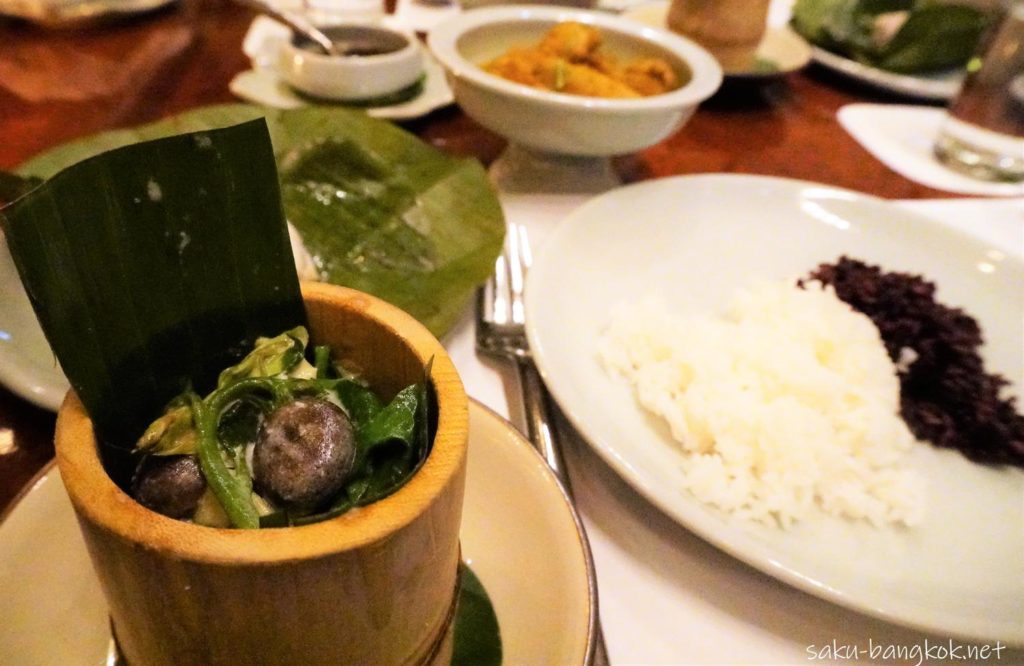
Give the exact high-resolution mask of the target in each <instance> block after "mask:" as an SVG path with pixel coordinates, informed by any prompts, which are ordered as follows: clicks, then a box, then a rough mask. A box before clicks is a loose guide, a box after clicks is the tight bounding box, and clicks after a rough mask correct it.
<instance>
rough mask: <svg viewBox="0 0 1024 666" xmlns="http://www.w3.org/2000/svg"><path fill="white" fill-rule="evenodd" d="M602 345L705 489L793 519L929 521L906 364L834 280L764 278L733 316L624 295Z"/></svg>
mask: <svg viewBox="0 0 1024 666" xmlns="http://www.w3.org/2000/svg"><path fill="white" fill-rule="evenodd" d="M599 354H600V357H601V360H602V361H603V363H604V364H605V366H606V368H608V369H609V370H611V371H614V372H618V373H621V375H622V376H624V377H625V378H626V379H628V380H629V381H630V382H631V383H632V384H633V386H634V389H635V394H636V396H637V399H638V400H639V402H640V404H641V405H643V407H645V408H646V409H648V410H650V411H651V412H653V413H654V414H657V415H658V416H660V417H662V418H663V419H664V420H665V421H666V423H667V424H668V427H669V429H670V430H671V433H672V437H673V438H674V439H675V440H676V442H678V445H679V447H680V450H681V451H682V453H683V455H682V467H683V471H684V474H683V477H684V478H685V482H684V485H685V487H686V489H688V490H689V491H690V492H692V493H693V494H694V495H695V496H696V497H697V498H699V499H700V500H701V501H703V502H706V503H708V504H711V505H714V506H716V507H718V508H720V509H722V510H723V511H726V512H728V513H730V514H734V515H736V516H738V517H741V518H745V519H750V520H755V521H759V522H764V523H769V524H778V525H781V526H783V527H786V526H789V525H791V524H792V523H794V522H796V521H799V520H803V519H806V518H808V517H810V516H812V515H813V514H814V513H816V512H820V511H823V512H824V513H827V514H830V515H833V516H843V517H847V518H851V519H863V520H867V521H869V522H870V523H872V524H874V525H879V526H881V525H885V524H889V523H901V524H905V525H913V524H915V523H917V522H919V521H920V519H921V517H922V514H923V511H924V485H923V481H922V479H920V478H919V476H918V475H917V474H915V473H914V472H911V471H909V470H908V469H906V468H905V466H904V464H903V459H904V457H905V456H906V454H907V452H908V450H909V449H910V448H911V446H912V445H913V444H914V442H915V440H914V437H913V435H912V434H911V433H910V431H909V430H908V429H907V426H906V425H905V424H904V422H903V420H902V419H901V418H900V416H899V391H900V387H899V380H898V378H897V375H896V368H895V366H894V365H893V363H892V362H891V361H890V359H889V357H888V355H887V354H886V351H885V347H884V346H883V344H882V340H881V337H880V335H879V333H878V330H877V329H876V328H875V326H874V324H873V323H872V322H871V320H870V319H869V318H868V317H866V316H865V315H863V314H860V313H858V312H856V311H854V310H853V309H852V308H850V307H849V306H848V305H846V304H845V303H843V302H842V301H841V300H839V298H837V297H836V296H835V294H834V293H833V291H832V290H831V288H822V287H821V286H820V285H818V284H817V283H813V284H810V285H808V288H806V289H799V288H797V287H796V286H795V285H793V284H791V283H782V282H780V283H759V284H756V285H754V286H752V287H751V288H750V289H748V290H745V291H742V292H740V293H739V294H738V295H737V296H736V298H735V300H734V302H733V303H732V305H731V307H730V309H729V311H728V313H727V314H726V316H725V317H724V318H712V317H708V316H680V315H677V314H673V313H671V312H669V311H667V310H666V309H665V307H664V306H663V305H661V304H660V303H658V302H655V301H652V300H648V301H646V302H643V303H640V304H629V305H626V304H623V305H620V306H618V307H616V308H614V309H613V311H612V316H611V323H610V325H609V327H608V329H607V330H606V331H605V333H604V334H603V336H602V338H601V341H600V350H599Z"/></svg>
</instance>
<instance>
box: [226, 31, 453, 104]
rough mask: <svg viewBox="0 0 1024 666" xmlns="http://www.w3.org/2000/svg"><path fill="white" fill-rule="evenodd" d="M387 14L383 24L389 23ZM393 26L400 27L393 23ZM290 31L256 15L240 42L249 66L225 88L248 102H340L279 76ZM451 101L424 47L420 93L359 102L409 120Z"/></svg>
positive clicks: (440, 71)
mask: <svg viewBox="0 0 1024 666" xmlns="http://www.w3.org/2000/svg"><path fill="white" fill-rule="evenodd" d="M389 18H390V17H386V18H385V19H384V21H383V22H382V23H383V25H391V23H390V21H389V20H388V19H389ZM394 27H396V29H400V28H398V27H397V25H396V26H394ZM290 34H291V33H290V31H289V30H288V28H287V27H285V26H283V25H281V24H280V23H278V22H277V21H274V20H272V19H270V18H267V17H266V16H258V17H256V19H255V20H253V22H252V25H250V26H249V31H248V32H247V33H246V35H245V39H244V40H243V42H242V50H243V52H244V53H245V54H246V55H247V56H249V59H250V61H251V62H252V69H249V70H246V71H244V72H240V73H239V74H237V75H236V76H235V78H233V79H232V80H231V83H230V84H229V86H228V88H229V89H230V90H231V92H232V93H233V94H234V95H236V96H237V97H239V98H241V99H244V100H246V101H248V102H253V103H255V104H261V105H263V106H269V107H271V108H275V109H298V108H301V107H304V106H309V105H313V104H336V105H342V106H345V104H344V103H341V102H328V101H325V100H315V99H313V98H310V97H306V96H303V95H301V94H299V93H297V92H296V91H295V90H294V89H293V88H292V87H291V86H289V85H288V84H287V83H285V81H284V80H283V79H282V78H281V75H280V72H279V70H278V59H279V52H280V49H281V45H282V44H283V43H284V42H286V41H287V40H288V37H289V35H290ZM453 101H454V98H453V96H452V91H451V88H449V87H448V83H447V81H445V75H444V70H443V69H442V68H441V66H440V65H439V64H438V63H437V61H436V60H434V58H433V57H432V56H431V55H430V54H429V53H427V52H426V51H425V50H423V83H422V89H421V90H420V91H419V94H415V95H413V96H412V97H410V98H408V99H404V98H401V99H397V100H395V101H393V102H390V103H384V104H378V105H369V106H365V105H363V106H358V107H357V108H361V109H363V110H364V111H365V112H366V114H367V115H369V116H373V117H374V118H381V119H385V120H410V119H412V118H419V117H420V116H424V115H426V114H428V113H430V112H431V111H434V110H436V109H439V108H441V107H444V106H447V105H449V104H451V103H452V102H453Z"/></svg>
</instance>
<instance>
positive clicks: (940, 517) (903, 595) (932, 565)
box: [526, 175, 1024, 643]
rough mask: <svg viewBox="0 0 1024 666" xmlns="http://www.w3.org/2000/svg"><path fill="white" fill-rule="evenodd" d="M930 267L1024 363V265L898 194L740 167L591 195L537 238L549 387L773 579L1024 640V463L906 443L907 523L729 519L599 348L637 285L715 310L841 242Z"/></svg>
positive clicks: (999, 344) (535, 292)
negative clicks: (996, 463)
mask: <svg viewBox="0 0 1024 666" xmlns="http://www.w3.org/2000/svg"><path fill="white" fill-rule="evenodd" d="M843 253H847V254H849V255H851V256H853V257H857V258H861V259H864V260H868V261H870V262H874V263H880V264H881V265H882V266H883V267H885V268H887V269H889V270H901V271H910V272H915V273H923V274H924V275H926V276H928V277H929V278H930V279H932V280H934V281H936V282H937V284H938V287H939V298H940V299H941V300H942V301H944V302H946V303H949V304H952V305H957V306H966V307H967V309H968V311H969V312H970V313H971V314H973V315H974V316H975V317H976V318H978V320H979V321H980V322H981V324H982V327H983V329H984V331H985V332H986V334H987V336H986V339H987V340H988V341H989V342H988V344H987V346H986V348H985V355H986V363H987V366H988V367H989V368H994V369H998V370H999V371H1000V372H1001V373H1002V374H1004V375H1005V376H1007V377H1008V378H1010V379H1011V380H1012V381H1013V382H1014V383H1015V384H1016V389H1017V392H1018V394H1019V392H1020V386H1021V383H1022V377H1024V360H1022V358H1021V353H1022V349H1024V344H1022V339H1021V337H1022V328H1021V325H1022V320H1024V292H1022V291H1021V285H1022V284H1024V265H1022V263H1021V261H1020V260H1019V259H1017V258H1011V257H1007V256H1005V254H1004V253H1002V252H997V251H993V250H991V249H990V248H989V247H988V246H985V245H983V244H982V243H980V242H979V241H976V240H973V239H971V238H969V237H967V236H963V235H960V234H959V233H956V232H953V231H950V230H948V229H946V228H945V227H941V226H939V225H938V224H936V223H934V222H932V221H930V220H928V219H926V218H922V217H918V216H915V215H913V214H911V213H909V212H907V211H905V210H902V209H900V208H898V207H896V206H894V205H892V204H889V203H887V202H884V201H882V200H879V199H874V198H872V197H868V196H864V195H861V194H857V193H854V192H850V191H847V190H841V189H836V188H832V187H827V186H823V185H816V184H813V183H804V182H797V181H791V180H784V179H778V178H767V177H758V176H739V175H707V176H692V177H676V178H667V179H663V180H655V181H648V182H645V183H640V184H637V185H632V186H628V187H624V188H621V189H619V190H615V191H612V192H610V193H608V194H605V195H603V196H600V197H598V198H596V199H593V200H591V201H590V202H588V203H587V204H584V205H583V206H582V207H581V208H579V209H578V210H577V211H575V212H574V213H573V214H571V215H570V216H569V217H568V218H567V219H566V220H564V221H563V222H562V223H561V224H560V226H559V227H557V228H556V229H555V231H554V232H552V234H551V235H550V236H549V237H548V239H547V240H546V242H545V244H544V246H543V247H542V248H541V252H540V254H539V255H538V256H537V257H536V260H535V262H534V264H533V266H532V267H531V269H530V272H529V276H528V281H527V285H526V312H527V317H526V319H527V321H528V322H529V324H528V327H527V333H528V335H529V341H530V347H531V349H532V350H533V354H534V358H535V359H536V362H537V365H538V366H539V368H540V369H541V372H542V374H543V376H544V379H545V381H546V382H547V385H548V386H549V387H550V388H551V390H552V392H553V394H554V395H555V397H556V398H557V400H558V403H559V404H560V405H561V406H562V408H563V409H564V411H565V412H566V414H567V415H568V417H569V418H570V420H571V421H572V422H573V424H574V425H575V426H576V427H577V428H578V429H579V431H580V432H581V433H582V434H583V435H584V437H585V438H586V439H587V440H588V441H589V442H590V444H591V445H592V446H593V447H594V449H595V450H596V451H597V452H598V453H599V454H600V455H601V456H602V457H603V458H604V459H605V460H606V461H607V462H608V463H609V464H610V465H611V466H612V467H613V468H614V469H615V470H616V471H617V472H618V473H619V474H620V475H622V477H623V478H625V479H626V481H627V482H628V483H630V484H631V485H633V486H634V487H635V488H636V489H637V490H638V491H639V492H640V493H641V494H643V495H644V496H646V498H647V499H649V500H650V501H651V502H653V503H654V504H655V505H657V506H658V507H660V508H661V509H662V510H663V511H665V512H666V513H667V514H668V515H669V516H671V517H673V518H674V519H676V520H677V521H678V522H680V523H681V524H683V525H684V526H686V527H688V528H689V529H690V530H692V531H693V532H695V533H697V534H698V535H700V536H702V537H703V538H705V539H706V540H708V541H709V542H711V543H713V544H715V545H716V546H718V547H720V548H721V549H723V550H725V551H726V552H728V553H730V554H732V555H734V556H736V557H737V558H739V559H741V560H744V561H746V562H747V563H749V564H751V565H753V566H755V567H757V568H759V569H761V570H762V571H764V572H766V573H768V574H770V575H772V576H775V577H776V578H778V579H780V580H782V581H785V582H787V583H789V584H791V585H794V586H796V587H798V588H800V589H803V590H805V591H808V592H811V593H813V594H816V595H818V596H821V597H823V598H826V599H829V600H831V601H834V602H836V603H839V604H842V605H844V606H847V607H850V608H854V609H857V610H860V611H863V612H865V613H868V614H871V615H875V616H878V617H881V618H884V619H889V620H892V621H894V622H897V623H901V624H906V625H909V626H913V627H916V628H919V629H925V630H931V631H937V632H942V633H945V634H948V635H951V636H959V637H971V638H983V639H992V640H1001V641H1003V642H1004V643H1006V642H1010V643H1024V575H1022V572H1024V470H1020V469H992V468H988V467H984V466H982V465H977V464H973V463H971V462H969V461H967V460H966V459H965V458H963V457H962V456H961V455H960V454H959V453H956V452H953V451H949V450H941V451H940V450H938V449H936V448H934V447H931V446H928V445H921V446H917V447H915V448H914V450H913V452H912V454H911V456H910V464H911V465H912V466H913V467H915V468H917V469H919V470H920V471H921V473H922V474H923V475H924V476H925V478H926V479H927V480H928V483H929V485H930V488H929V509H928V516H927V518H926V520H925V522H924V523H923V524H922V525H920V526H919V527H917V528H914V529H909V530H908V529H895V528H893V529H875V528H871V527H870V526H868V525H865V524H859V523H852V522H848V521H844V520H839V519H826V518H822V519H821V520H818V521H808V522H805V523H803V524H800V525H798V526H797V527H795V528H793V529H790V530H788V531H781V530H778V529H773V528H769V527H765V526H759V525H750V524H746V523H741V522H738V521H736V520H733V519H730V517H729V516H727V515H725V514H723V513H721V512H719V511H717V510H715V509H712V508H709V507H708V506H706V505H704V504H703V503H701V502H700V501H698V500H697V499H696V498H695V497H693V496H692V495H691V494H689V493H688V492H686V491H683V490H682V484H681V478H682V471H681V469H680V455H681V454H680V453H679V452H678V450H677V449H676V447H675V446H674V445H673V444H672V443H671V441H670V439H669V437H668V435H667V432H666V429H664V428H662V427H661V425H660V424H659V423H657V422H656V420H655V419H652V418H650V417H649V416H647V415H646V414H645V413H644V412H643V411H642V409H641V408H640V407H639V406H638V405H637V403H636V401H635V400H634V398H633V395H632V390H631V388H630V387H629V386H628V384H627V383H626V382H624V381H620V380H619V379H618V378H615V377H612V376H610V375H609V374H607V373H606V372H605V371H604V369H603V368H602V366H601V364H600V363H599V361H598V358H597V354H596V347H597V339H598V336H599V334H600V332H601V331H602V330H603V328H604V327H605V326H606V325H607V322H608V317H609V309H610V308H611V307H612V306H613V305H614V304H616V303H619V302H622V301H633V300H636V299H638V298H641V297H643V296H645V295H647V294H654V295H657V296H659V297H661V298H662V299H663V300H664V301H665V302H666V303H667V304H668V305H669V306H670V307H672V308H673V309H675V310H677V311H680V312H716V311H720V309H721V308H722V307H723V306H724V304H725V303H726V302H727V300H728V299H729V298H730V297H731V295H732V294H733V293H734V292H735V290H736V289H737V288H739V287H741V286H745V285H747V284H749V281H750V280H751V279H753V278H755V277H759V278H769V279H787V278H796V277H798V276H800V275H804V274H806V273H807V272H808V271H810V270H811V269H813V268H815V267H816V266H817V265H818V264H819V263H822V262H829V261H834V260H835V259H837V258H838V257H839V256H840V255H841V254H843Z"/></svg>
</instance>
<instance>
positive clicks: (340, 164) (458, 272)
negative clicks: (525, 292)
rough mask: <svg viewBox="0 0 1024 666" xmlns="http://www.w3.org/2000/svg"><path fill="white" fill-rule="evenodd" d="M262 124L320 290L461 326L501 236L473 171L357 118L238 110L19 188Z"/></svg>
mask: <svg viewBox="0 0 1024 666" xmlns="http://www.w3.org/2000/svg"><path fill="white" fill-rule="evenodd" d="M260 116H265V117H266V120H267V124H268V126H269V129H270V134H271V138H272V140H273V143H274V152H275V155H276V157H277V161H278V165H279V171H280V175H281V183H282V194H283V197H284V208H285V213H286V215H287V217H288V219H289V221H290V222H292V224H294V225H295V227H296V228H297V229H298V230H299V232H300V234H301V235H302V238H303V241H304V243H305V244H306V246H307V248H308V249H309V251H310V252H311V254H312V255H313V256H314V257H315V258H316V260H317V263H318V266H319V268H320V270H321V272H322V275H323V278H324V279H325V280H327V281H328V282H333V283H335V284H341V285H345V286H349V287H353V288H355V289H360V290H362V291H366V292H368V293H371V294H374V295H376V296H379V297H381V298H383V299H384V300H387V301H390V302H391V303H393V304H395V305H397V306H398V307H400V308H402V309H403V310H405V311H407V312H409V313H410V314H412V315H413V316H414V317H416V318H417V319H419V320H420V321H421V322H423V323H424V324H425V325H426V326H427V327H428V328H429V329H430V330H431V331H432V332H433V333H434V334H435V335H441V334H443V333H444V332H446V331H447V330H448V329H449V328H450V327H451V326H452V325H453V324H454V323H455V322H456V321H457V320H458V318H459V317H460V316H461V315H462V313H463V312H464V309H465V306H466V304H467V303H468V302H469V299H470V297H471V296H472V294H473V291H474V289H475V288H476V286H477V285H479V284H480V283H482V282H483V281H484V280H486V279H487V277H488V276H489V275H490V274H491V271H492V270H493V268H494V260H495V259H496V258H497V256H498V254H500V252H501V245H502V240H503V237H504V233H505V226H504V221H503V218H502V213H501V207H500V205H499V204H498V200H497V198H496V196H495V194H494V191H493V189H492V188H491V186H490V184H489V182H488V180H487V176H486V173H485V172H484V170H483V168H482V167H481V166H480V165H479V163H477V162H476V161H475V160H471V159H457V158H453V157H450V156H448V155H445V154H444V153H441V152H440V151H438V150H436V149H434V148H432V147H431V146H428V145H427V144H425V143H423V142H422V141H420V140H419V139H418V138H416V137H415V136H413V135H411V134H409V133H408V132H405V131H404V130H402V129H400V128H398V127H396V126H395V125H392V124H391V123H388V122H385V121H382V120H377V119H374V118H370V117H369V116H367V115H365V114H364V113H362V112H359V111H352V110H348V109H338V108H305V109H294V110H286V111H278V110H272V109H262V108H259V107H253V106H248V105H244V104H232V105H223V106H213V107H206V108H201V109H197V110H194V111H190V112H188V113H184V114H181V115H179V116H175V117H173V118H170V119H167V120H163V121H160V122H158V123H154V124H151V125H146V126H143V127H139V128H135V129H128V130H118V131H115V132H107V133H104V134H99V135H96V136H92V137H88V138H86V139H82V140H79V141H76V142H74V143H71V144H67V145H64V146H61V147H59V148H56V149H54V150H51V151H49V152H47V153H44V154H43V155H40V156H39V157H37V158H35V159H33V160H31V161H29V162H27V163H26V164H25V165H23V166H22V167H21V168H20V169H19V171H18V173H19V174H20V175H22V176H27V175H35V176H44V177H45V176H49V175H52V174H53V173H55V172H56V171H57V170H58V169H60V168H61V167H63V166H66V165H68V164H70V163H73V162H75V161H78V160H80V159H82V158H83V157H86V156H88V155H91V154H95V153H96V152H100V151H102V150H106V149H109V148H113V147H116V146H120V145H125V144H128V143H133V142H136V141H140V140H145V139H151V138H155V137H159V136H166V135H168V134H174V133H179V132H183V131H194V130H201V129H209V128H211V127H223V126H225V125H230V124H233V123H237V122H241V121H244V120H249V119H252V118H257V117H260Z"/></svg>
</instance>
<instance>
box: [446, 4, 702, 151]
mask: <svg viewBox="0 0 1024 666" xmlns="http://www.w3.org/2000/svg"><path fill="white" fill-rule="evenodd" d="M565 21H578V22H580V23H584V24H587V25H591V26H593V27H595V28H597V29H598V30H600V31H601V33H602V36H603V40H604V41H603V46H602V49H603V50H605V51H606V52H608V53H610V54H613V55H622V56H626V57H629V58H636V57H641V56H655V57H662V58H665V59H666V60H667V61H668V62H669V63H670V64H671V65H673V66H674V67H675V68H676V69H677V70H679V71H683V70H686V69H688V70H689V71H690V78H689V81H688V82H686V83H685V84H683V85H682V86H680V87H679V88H677V89H676V90H672V91H670V92H667V93H664V94H661V95H653V96H651V97H643V98H639V99H604V98H597V97H584V96H578V95H567V94H563V93H557V92H550V91H547V90H539V89H536V88H531V87H529V86H526V85H522V84H519V83H513V82H511V81H507V80H505V79H503V78H500V77H498V76H495V75H493V74H489V73H488V72H485V71H484V70H483V69H482V68H481V65H483V64H484V63H486V62H488V61H490V60H492V59H494V58H496V57H497V56H499V55H501V54H503V53H505V52H506V51H507V50H508V49H509V48H510V47H512V46H516V45H523V44H535V43H537V42H539V41H540V39H541V37H542V35H543V34H544V33H545V32H547V31H548V30H549V29H550V28H551V27H552V26H554V25H555V24H557V23H561V22H565ZM427 44H428V45H429V47H430V50H431V51H432V52H433V53H434V55H435V56H436V57H437V59H438V60H439V61H440V62H441V64H442V66H444V68H445V70H446V71H447V72H448V78H449V80H450V82H451V85H452V89H453V91H454V93H455V100H456V102H457V103H458V104H459V106H461V107H462V109H463V110H464V111H465V112H466V113H467V114H468V115H469V116H470V117H472V118H473V119H474V120H476V121H477V122H479V123H480V124H481V125H483V126H485V127H487V128H488V129H490V130H492V131H494V132H497V133H498V134H501V135H503V136H505V137H507V138H508V139H509V141H511V142H512V143H515V144H518V145H520V146H523V147H526V148H529V149H532V150H536V151H541V152H545V153H555V154H560V155H572V156H608V155H617V154H624V153H631V152H634V151H637V150H640V149H642V148H646V147H648V146H651V145H653V144H655V143H657V142H658V141H661V140H662V139H664V138H665V137H667V136H669V135H670V134H671V133H672V132H674V131H676V130H677V129H679V128H680V127H681V126H682V125H683V124H684V123H685V122H686V121H687V120H689V118H690V116H691V115H693V112H694V111H695V110H696V108H697V105H698V104H699V103H700V102H702V101H704V100H705V99H707V98H708V97H710V96H711V94H712V93H714V92H715V90H717V89H718V86H719V85H720V84H721V81H722V72H721V68H720V67H719V66H718V63H717V62H716V61H715V59H714V58H712V57H711V56H710V55H709V54H708V52H707V51H705V50H704V49H702V48H700V47H699V46H697V45H696V44H694V43H693V42H691V41H689V40H686V39H683V38H682V37H678V36H676V35H672V34H669V33H667V32H665V31H663V30H655V29H653V28H650V27H648V26H644V25H642V24H640V23H637V22H635V21H630V20H628V19H623V18H621V17H619V16H614V15H610V14H604V13H600V12H593V11H586V10H579V9H573V8H568V7H545V6H539V5H522V6H515V5H513V6H502V7H486V8H483V9H475V10H473V11H467V12H464V13H462V14H460V15H458V16H456V17H454V18H452V19H450V20H448V21H445V22H444V23H442V24H440V25H438V26H437V27H436V28H434V29H433V30H432V31H431V32H430V34H429V36H428V38H427Z"/></svg>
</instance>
